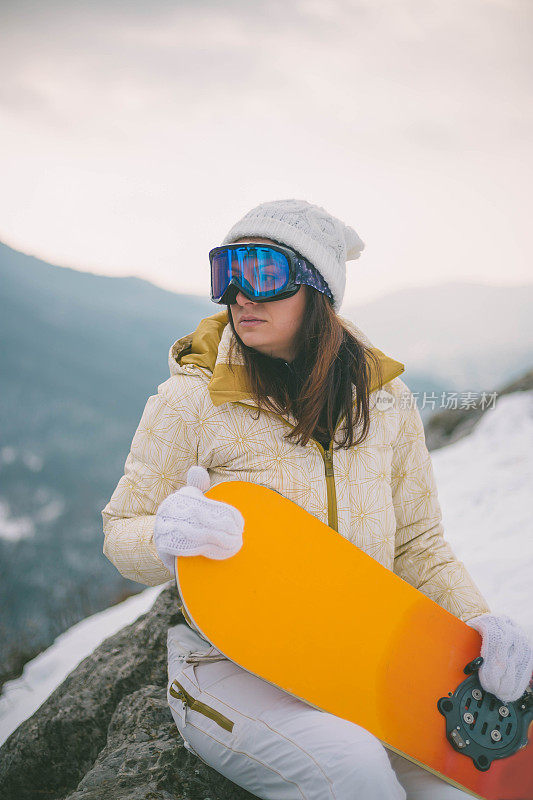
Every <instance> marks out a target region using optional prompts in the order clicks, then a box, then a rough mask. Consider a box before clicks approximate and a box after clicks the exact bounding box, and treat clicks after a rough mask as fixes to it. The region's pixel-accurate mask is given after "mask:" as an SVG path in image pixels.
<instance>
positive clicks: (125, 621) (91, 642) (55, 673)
mask: <svg viewBox="0 0 533 800" xmlns="http://www.w3.org/2000/svg"><path fill="white" fill-rule="evenodd" d="M166 585H167V584H162V585H161V586H154V587H150V588H149V589H145V590H144V592H141V593H140V594H136V595H134V596H133V597H128V599H127V600H124V602H122V603H118V604H117V605H115V606H111V608H108V609H106V610H105V611H100V612H99V613H98V614H93V615H92V616H90V617H87V619H84V620H82V621H81V622H78V623H77V624H76V625H73V626H72V628H69V630H68V631H65V633H62V634H61V636H58V637H57V639H56V640H55V642H54V643H53V645H51V646H50V647H49V648H47V649H46V650H44V651H43V652H42V653H39V655H38V656H36V657H35V658H34V659H32V660H31V661H28V663H27V664H26V665H25V667H24V670H23V672H22V675H21V677H20V678H16V679H15V680H13V681H8V682H7V683H5V684H4V687H3V691H2V694H1V695H0V744H2V743H3V742H4V741H5V740H6V739H7V737H8V736H9V735H10V734H11V733H12V731H14V730H15V728H17V727H18V726H19V725H20V723H21V722H23V721H24V720H25V719H27V718H28V717H30V716H31V715H32V714H33V712H34V711H36V710H37V709H38V708H39V706H40V705H41V704H42V703H43V702H44V701H45V700H46V698H47V697H48V696H49V695H50V694H51V693H52V692H53V691H54V689H55V688H56V687H57V686H59V684H60V683H62V682H63V680H64V679H65V678H66V676H67V675H68V674H69V672H72V670H73V669H74V667H76V666H77V665H78V664H79V663H80V661H83V659H84V658H86V656H88V655H90V653H92V652H93V650H94V649H95V648H96V647H98V645H99V644H101V642H103V641H104V639H107V638H108V636H112V635H113V634H114V633H117V631H119V630H121V629H122V628H124V627H125V626H126V625H129V624H130V623H131V622H133V621H134V620H136V619H137V618H138V617H140V616H141V614H144V613H145V612H146V611H148V610H149V609H150V608H151V607H152V605H153V604H154V601H155V599H156V597H157V595H158V594H159V592H160V591H161V590H162V589H163V588H164V586H166Z"/></svg>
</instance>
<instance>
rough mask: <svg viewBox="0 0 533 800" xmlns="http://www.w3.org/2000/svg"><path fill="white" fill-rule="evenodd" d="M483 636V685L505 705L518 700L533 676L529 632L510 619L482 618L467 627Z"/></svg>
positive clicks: (500, 617) (499, 617) (481, 677)
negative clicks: (532, 675) (532, 674)
mask: <svg viewBox="0 0 533 800" xmlns="http://www.w3.org/2000/svg"><path fill="white" fill-rule="evenodd" d="M466 624H467V625H469V626H470V627H471V628H474V629H475V630H476V631H478V632H479V633H480V634H481V636H482V644H481V655H482V656H483V664H482V665H481V667H480V669H479V673H478V674H479V682H480V684H481V686H482V687H483V689H485V691H487V692H491V693H492V694H494V695H495V696H496V697H497V698H498V699H499V700H502V701H503V702H504V703H510V702H512V701H513V700H518V698H519V697H521V696H522V694H523V693H524V692H525V690H526V689H527V687H528V685H529V682H530V680H531V673H532V672H533V648H532V647H531V644H530V642H529V639H528V636H527V634H526V632H525V631H524V630H523V629H522V628H521V627H520V626H519V625H517V624H516V623H515V622H513V620H512V619H511V618H510V617H507V616H497V615H496V614H489V613H487V614H481V615H480V616H479V617H474V618H473V619H471V620H469V621H468V622H467V623H466Z"/></svg>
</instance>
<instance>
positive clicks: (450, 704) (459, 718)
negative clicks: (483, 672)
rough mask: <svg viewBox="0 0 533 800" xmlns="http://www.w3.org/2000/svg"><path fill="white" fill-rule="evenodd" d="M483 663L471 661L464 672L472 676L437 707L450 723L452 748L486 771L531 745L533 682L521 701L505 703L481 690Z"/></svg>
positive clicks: (447, 730)
mask: <svg viewBox="0 0 533 800" xmlns="http://www.w3.org/2000/svg"><path fill="white" fill-rule="evenodd" d="M482 664H483V658H482V657H481V656H478V657H477V658H475V659H474V660H473V661H470V662H469V663H468V664H467V665H466V667H465V668H464V670H463V672H464V673H465V675H468V676H469V677H468V678H467V679H466V680H464V681H463V682H462V683H460V684H459V686H458V687H457V689H456V690H455V691H454V692H453V693H452V692H449V693H448V697H441V698H440V699H439V700H438V701H437V708H438V709H439V711H440V713H441V714H442V715H443V717H444V718H445V720H446V738H447V739H448V741H449V742H450V744H451V745H452V747H453V748H454V749H455V750H457V752H458V753H463V754H464V755H465V756H469V757H470V758H471V759H472V760H473V762H474V766H475V767H477V769H479V770H482V771H486V770H488V769H489V768H490V765H491V764H492V762H493V761H495V760H496V759H498V758H507V757H508V756H512V755H513V753H516V752H517V750H520V749H521V748H522V747H525V746H526V745H527V740H528V738H527V737H528V728H529V723H530V722H531V720H533V688H532V684H533V681H532V682H531V683H530V685H529V686H528V688H527V689H526V691H525V692H524V694H523V695H522V696H521V697H519V698H518V700H514V701H513V702H512V703H502V701H501V700H498V698H497V697H496V696H495V695H493V694H491V693H490V692H486V691H485V690H484V689H482V688H481V684H480V682H479V677H478V674H477V673H478V670H479V668H480V666H481V665H482Z"/></svg>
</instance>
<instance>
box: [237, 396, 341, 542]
mask: <svg viewBox="0 0 533 800" xmlns="http://www.w3.org/2000/svg"><path fill="white" fill-rule="evenodd" d="M236 402H237V404H238V405H240V406H244V408H248V409H249V408H255V409H256V410H257V406H252V405H248V403H242V402H240V401H239V400H237V401H236ZM269 413H270V414H273V415H274V416H275V417H278V419H281V420H282V421H283V422H284V423H285V424H286V425H288V426H289V427H290V428H295V427H296V426H295V425H292V423H290V422H289V420H288V419H286V418H285V417H283V416H282V415H281V414H277V413H276V412H275V411H270V412H269ZM341 422H342V419H339V420H338V422H337V425H336V426H335V430H334V431H333V436H332V438H331V441H330V443H329V447H328V449H327V450H325V449H324V447H322V445H321V444H320V442H318V441H317V440H316V439H311V440H310V441H311V442H313V444H316V446H317V448H318V451H319V453H320V455H321V456H322V459H323V461H324V473H325V477H326V496H327V502H328V525H329V527H330V528H333V530H334V531H337V532H338V530H339V520H338V513H337V490H336V488H335V473H334V471H333V443H334V442H335V434H336V433H337V431H338V429H339V426H340V424H341Z"/></svg>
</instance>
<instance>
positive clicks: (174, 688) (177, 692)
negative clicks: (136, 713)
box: [169, 680, 234, 733]
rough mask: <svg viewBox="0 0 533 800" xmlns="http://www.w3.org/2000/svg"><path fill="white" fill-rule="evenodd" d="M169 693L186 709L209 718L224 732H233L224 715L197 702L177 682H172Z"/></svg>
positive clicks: (231, 723) (231, 724)
mask: <svg viewBox="0 0 533 800" xmlns="http://www.w3.org/2000/svg"><path fill="white" fill-rule="evenodd" d="M169 692H170V694H171V695H172V697H176V698H177V699H178V700H181V702H182V703H184V704H185V706H186V707H188V708H191V709H192V710H193V711H198V713H199V714H203V715H204V716H205V717H209V719H212V720H213V721H214V722H216V723H217V725H220V727H221V728H224V730H226V731H229V732H230V733H231V731H232V730H233V724H234V723H233V722H232V721H231V720H230V719H228V717H225V716H224V714H221V713H220V711H217V710H216V708H211V706H208V705H207V704H206V703H202V701H201V700H197V699H196V697H193V696H192V695H191V694H189V692H187V691H185V689H184V688H183V686H182V685H181V683H178V681H176V680H174V681H172V683H171V685H170V689H169Z"/></svg>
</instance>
